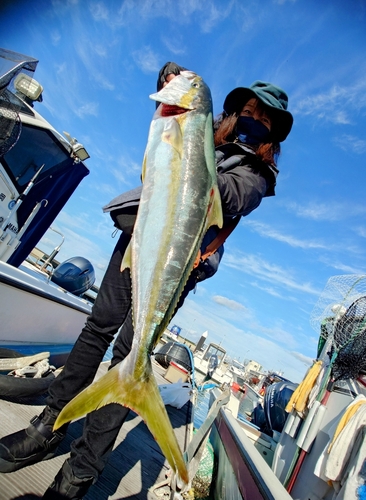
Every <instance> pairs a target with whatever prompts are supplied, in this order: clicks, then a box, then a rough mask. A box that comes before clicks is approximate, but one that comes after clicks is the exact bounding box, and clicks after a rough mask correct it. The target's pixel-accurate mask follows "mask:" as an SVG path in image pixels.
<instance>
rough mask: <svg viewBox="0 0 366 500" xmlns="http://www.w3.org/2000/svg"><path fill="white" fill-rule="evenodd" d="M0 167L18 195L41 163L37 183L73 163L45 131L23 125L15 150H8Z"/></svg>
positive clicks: (53, 137) (50, 134) (61, 147)
mask: <svg viewBox="0 0 366 500" xmlns="http://www.w3.org/2000/svg"><path fill="white" fill-rule="evenodd" d="M0 161H1V164H2V165H3V167H4V168H5V170H6V172H7V174H8V175H9V177H10V178H11V180H12V181H13V183H14V185H15V187H16V188H17V189H18V191H19V192H23V191H24V189H25V187H26V186H27V184H28V183H29V182H30V180H31V179H32V177H33V176H34V174H35V173H36V172H37V171H38V170H39V169H40V167H41V166H42V165H43V164H44V167H43V170H42V174H41V176H40V178H39V179H38V181H39V180H40V179H41V178H42V177H43V176H44V174H45V173H46V172H47V175H49V174H50V171H52V172H55V171H57V170H59V169H61V168H65V167H66V166H67V164H68V163H70V162H73V160H72V158H70V155H69V153H68V152H67V151H66V149H64V148H63V146H62V145H61V143H60V142H59V141H57V139H56V137H55V136H54V135H53V134H52V133H51V132H50V131H48V130H45V129H41V128H37V127H34V126H31V125H27V124H24V123H23V126H22V133H21V134H20V137H19V140H18V142H17V147H16V148H12V149H10V151H8V152H7V153H6V154H5V155H4V156H3V157H2V158H1V160H0Z"/></svg>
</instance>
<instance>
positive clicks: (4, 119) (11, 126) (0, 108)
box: [0, 89, 22, 158]
mask: <svg viewBox="0 0 366 500" xmlns="http://www.w3.org/2000/svg"><path fill="white" fill-rule="evenodd" d="M21 125H22V122H21V121H20V117H19V106H17V105H16V104H15V103H14V102H13V100H12V99H11V93H10V92H9V91H8V90H7V89H4V90H3V91H1V92H0V158H1V157H2V156H4V155H5V154H6V153H7V152H8V151H9V150H10V149H11V148H12V147H13V146H15V144H16V143H17V141H18V139H19V136H20V133H21Z"/></svg>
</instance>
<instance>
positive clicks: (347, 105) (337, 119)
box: [292, 78, 366, 125]
mask: <svg viewBox="0 0 366 500" xmlns="http://www.w3.org/2000/svg"><path fill="white" fill-rule="evenodd" d="M364 107H366V81H365V79H364V78H362V79H360V80H358V81H357V82H356V83H355V84H353V85H349V86H345V85H343V86H342V85H333V86H332V87H331V88H329V89H328V91H324V92H320V93H318V94H313V95H309V96H307V97H304V98H303V99H299V100H298V101H297V102H295V104H294V106H293V108H292V111H293V113H295V114H299V115H304V116H307V115H312V116H315V117H317V118H319V119H322V120H325V121H329V122H332V123H335V124H343V125H344V124H350V123H353V121H354V116H355V113H359V111H360V110H361V109H362V108H364Z"/></svg>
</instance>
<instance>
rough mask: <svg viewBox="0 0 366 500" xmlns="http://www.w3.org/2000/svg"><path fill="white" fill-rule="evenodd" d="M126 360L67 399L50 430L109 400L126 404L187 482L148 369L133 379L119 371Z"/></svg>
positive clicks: (156, 387)
mask: <svg viewBox="0 0 366 500" xmlns="http://www.w3.org/2000/svg"><path fill="white" fill-rule="evenodd" d="M126 361H127V358H126V360H124V361H123V362H122V363H119V364H118V365H116V366H114V367H113V368H112V369H111V370H109V371H108V372H107V373H106V374H105V375H103V377H101V378H100V379H99V380H98V381H96V382H94V383H93V384H91V385H90V386H89V387H87V388H86V389H85V390H84V391H82V392H81V393H80V394H78V395H77V396H76V397H75V398H74V399H73V400H72V401H70V402H69V403H68V404H67V405H66V406H65V408H64V409H63V410H62V411H61V413H60V414H59V416H58V417H57V420H56V422H55V425H54V430H57V429H58V428H59V427H61V426H62V425H63V424H65V423H67V422H70V421H71V420H74V419H77V418H80V417H83V416H84V415H86V414H87V413H90V412H91V411H93V410H96V409H98V408H100V407H101V406H105V405H107V404H109V403H119V404H121V405H123V406H127V407H128V408H131V410H133V411H135V412H136V413H138V414H139V415H140V416H141V417H142V418H143V420H144V421H145V423H146V425H147V426H148V428H149V429H150V432H151V433H152V435H153V436H154V438H155V440H156V441H157V443H158V444H159V446H160V448H161V450H162V452H163V453H164V455H165V457H166V458H167V460H168V462H169V465H170V466H171V468H172V469H173V471H174V472H175V473H177V474H178V476H179V477H180V478H181V479H182V481H184V482H185V483H186V484H188V482H189V478H188V471H187V467H186V464H185V461H184V458H183V455H182V452H181V450H180V448H179V444H178V441H177V438H176V436H175V434H174V431H173V428H172V425H171V423H170V420H169V417H168V414H167V412H166V409H165V406H164V403H163V400H162V398H161V395H160V392H159V388H158V386H157V384H156V381H155V378H154V375H153V373H152V371H151V372H150V373H149V374H147V376H146V377H144V378H143V379H141V378H140V379H136V378H134V377H133V373H132V374H128V373H126V371H125V370H123V366H122V365H123V364H125V362H126ZM121 368H122V369H121Z"/></svg>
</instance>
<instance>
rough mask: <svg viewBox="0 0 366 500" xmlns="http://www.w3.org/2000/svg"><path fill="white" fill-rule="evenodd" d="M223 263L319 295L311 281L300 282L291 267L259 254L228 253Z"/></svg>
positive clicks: (293, 288)
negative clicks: (271, 261) (281, 265)
mask: <svg viewBox="0 0 366 500" xmlns="http://www.w3.org/2000/svg"><path fill="white" fill-rule="evenodd" d="M222 265H226V266H228V267H231V268H233V269H236V270H238V271H241V272H243V273H246V274H249V275H251V276H255V277H256V278H257V279H260V280H264V281H266V282H269V283H272V284H276V285H279V286H281V287H284V288H290V289H292V290H296V291H300V292H304V293H310V294H312V295H319V290H317V289H315V288H313V286H312V285H311V284H310V283H300V280H299V278H298V277H296V276H292V272H291V270H290V269H283V268H281V267H280V266H278V265H277V264H272V263H270V262H267V261H265V260H264V259H262V258H261V257H260V256H259V255H254V254H251V255H250V254H243V253H238V254H236V255H234V254H232V253H227V254H225V260H224V261H223V264H222Z"/></svg>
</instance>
